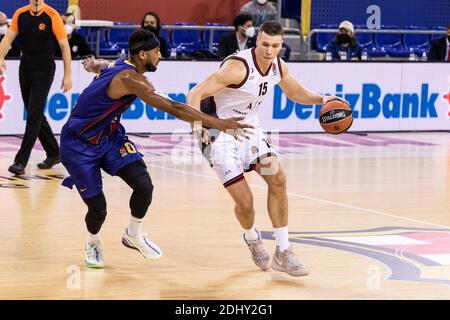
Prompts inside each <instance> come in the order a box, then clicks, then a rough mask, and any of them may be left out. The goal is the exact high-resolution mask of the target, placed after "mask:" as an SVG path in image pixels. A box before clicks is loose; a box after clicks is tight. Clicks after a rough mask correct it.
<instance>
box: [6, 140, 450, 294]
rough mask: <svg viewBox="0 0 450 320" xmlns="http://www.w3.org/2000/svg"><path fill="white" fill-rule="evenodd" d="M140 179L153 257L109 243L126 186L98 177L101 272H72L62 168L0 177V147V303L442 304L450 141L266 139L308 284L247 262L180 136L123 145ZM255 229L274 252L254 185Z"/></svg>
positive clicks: (12, 147) (206, 175) (446, 289)
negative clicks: (103, 206)
mask: <svg viewBox="0 0 450 320" xmlns="http://www.w3.org/2000/svg"><path fill="white" fill-rule="evenodd" d="M130 138H131V140H133V141H134V142H135V143H136V144H137V145H138V148H139V150H140V151H141V153H143V154H144V155H145V158H144V159H145V160H146V162H147V164H148V167H149V168H150V173H151V176H152V179H153V182H154V185H155V193H154V197H153V204H152V206H151V209H150V212H149V215H148V216H147V219H146V221H145V224H144V230H145V231H147V232H148V233H149V235H150V238H151V239H152V240H153V241H155V242H156V243H158V244H159V246H160V247H161V249H162V250H163V253H164V255H163V257H162V258H161V259H160V260H157V261H146V260H144V259H143V258H142V257H141V256H140V255H139V254H138V253H137V252H136V251H133V250H129V249H127V248H125V247H124V246H123V245H122V244H121V241H120V240H121V233H122V230H123V228H124V227H125V225H126V224H127V222H128V218H129V210H128V200H129V196H130V194H131V191H130V189H129V188H128V187H127V186H126V184H125V183H123V182H122V181H120V180H119V179H118V178H113V177H109V176H107V175H106V174H105V175H104V177H105V179H104V190H105V194H106V197H107V200H108V217H107V220H106V222H105V224H104V226H103V230H102V239H103V248H104V255H105V263H106V266H105V269H104V270H89V269H86V268H85V267H84V264H83V254H84V250H83V246H84V240H85V225H84V215H85V211H86V208H85V207H84V204H83V203H82V201H81V199H80V198H79V196H78V194H77V193H76V191H74V190H69V189H67V188H64V187H61V186H60V183H61V178H62V177H64V176H65V175H66V172H65V170H64V168H63V167H62V166H61V165H57V166H56V167H55V168H54V169H52V170H38V169H37V167H36V164H37V163H38V162H39V161H41V160H42V159H43V158H44V157H45V154H44V152H43V151H42V148H41V147H40V145H39V144H38V145H36V147H35V150H34V151H33V153H32V157H31V160H30V163H29V165H28V167H27V172H26V175H25V176H23V177H22V178H14V177H11V175H10V174H9V173H8V172H7V167H8V166H9V165H10V164H11V163H12V160H13V158H14V155H15V153H16V151H17V149H18V146H19V145H20V139H19V138H17V137H5V136H4V137H0V197H1V201H0V204H1V207H0V209H1V210H0V212H1V215H2V217H1V223H0V252H1V259H0V298H1V299H450V134H449V133H445V132H443V133H383V134H381V133H374V134H369V135H354V134H343V135H338V136H332V135H326V134H286V135H275V134H274V135H271V140H272V143H273V144H274V145H276V146H278V149H279V150H280V153H281V157H282V164H283V167H284V169H285V171H286V173H287V177H288V192H289V206H290V209H289V210H290V222H289V231H290V233H291V234H290V237H291V241H292V243H293V246H294V251H295V252H296V253H297V255H298V256H299V257H300V259H301V260H302V261H303V262H304V263H305V264H306V265H307V266H308V268H309V269H310V275H309V276H306V277H301V278H293V277H290V276H288V275H286V274H283V273H279V272H277V271H268V272H263V271H259V270H257V269H256V267H255V266H254V265H253V263H252V261H251V259H250V256H249V253H248V249H247V247H246V246H245V244H244V243H243V241H242V240H241V238H240V232H241V230H240V227H239V225H238V223H237V221H236V219H235V217H234V213H233V204H232V203H231V201H230V200H231V198H230V197H229V196H228V194H227V193H226V191H225V190H224V189H223V187H222V186H221V184H220V183H219V181H218V179H216V177H215V175H214V172H213V171H212V170H211V169H210V168H209V166H208V165H207V164H206V162H204V161H203V162H202V161H201V155H200V154H199V152H198V151H197V149H196V147H195V146H194V145H193V144H192V143H191V137H190V136H189V135H177V136H169V135H151V136H133V135H130ZM247 179H248V181H249V183H250V184H251V186H252V189H253V193H254V199H255V207H256V215H257V220H256V226H257V228H259V230H261V231H263V237H264V238H265V239H266V240H265V244H266V246H267V247H268V249H269V250H270V252H271V253H272V252H273V250H274V247H275V242H274V240H273V237H272V233H271V231H272V230H271V225H270V221H269V218H268V215H267V211H266V188H265V185H264V183H263V181H262V179H261V178H259V177H258V176H256V175H255V174H253V173H250V174H248V175H247Z"/></svg>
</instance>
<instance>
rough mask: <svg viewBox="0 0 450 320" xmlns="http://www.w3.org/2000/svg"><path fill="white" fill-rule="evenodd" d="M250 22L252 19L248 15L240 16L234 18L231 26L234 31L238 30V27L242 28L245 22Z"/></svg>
mask: <svg viewBox="0 0 450 320" xmlns="http://www.w3.org/2000/svg"><path fill="white" fill-rule="evenodd" d="M250 20H252V17H251V16H250V15H248V14H240V15H237V16H236V17H235V18H234V21H233V25H234V29H236V31H237V29H238V27H239V26H243V25H244V24H245V23H246V22H247V21H250Z"/></svg>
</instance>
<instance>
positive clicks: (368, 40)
mask: <svg viewBox="0 0 450 320" xmlns="http://www.w3.org/2000/svg"><path fill="white" fill-rule="evenodd" d="M356 40H358V42H359V44H360V45H361V46H362V47H363V49H364V50H366V51H367V54H368V55H369V56H370V57H384V56H385V55H386V51H384V50H379V49H378V48H377V47H376V46H375V42H374V34H373V33H358V32H357V33H356Z"/></svg>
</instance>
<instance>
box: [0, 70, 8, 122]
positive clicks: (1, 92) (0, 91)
mask: <svg viewBox="0 0 450 320" xmlns="http://www.w3.org/2000/svg"><path fill="white" fill-rule="evenodd" d="M3 80H5V77H2V76H0V120H2V119H3V113H2V109H3V105H4V104H5V101H8V100H10V99H11V96H8V95H7V94H6V92H5V89H4V88H3V84H2V83H3Z"/></svg>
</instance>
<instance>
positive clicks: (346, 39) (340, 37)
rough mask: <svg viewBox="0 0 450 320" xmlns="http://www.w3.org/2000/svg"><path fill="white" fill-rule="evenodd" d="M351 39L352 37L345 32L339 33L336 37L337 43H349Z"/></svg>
mask: <svg viewBox="0 0 450 320" xmlns="http://www.w3.org/2000/svg"><path fill="white" fill-rule="evenodd" d="M351 39H352V38H351V37H350V36H349V35H348V34H345V33H340V34H338V35H337V37H336V40H337V42H338V43H339V44H345V43H350V40H351Z"/></svg>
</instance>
